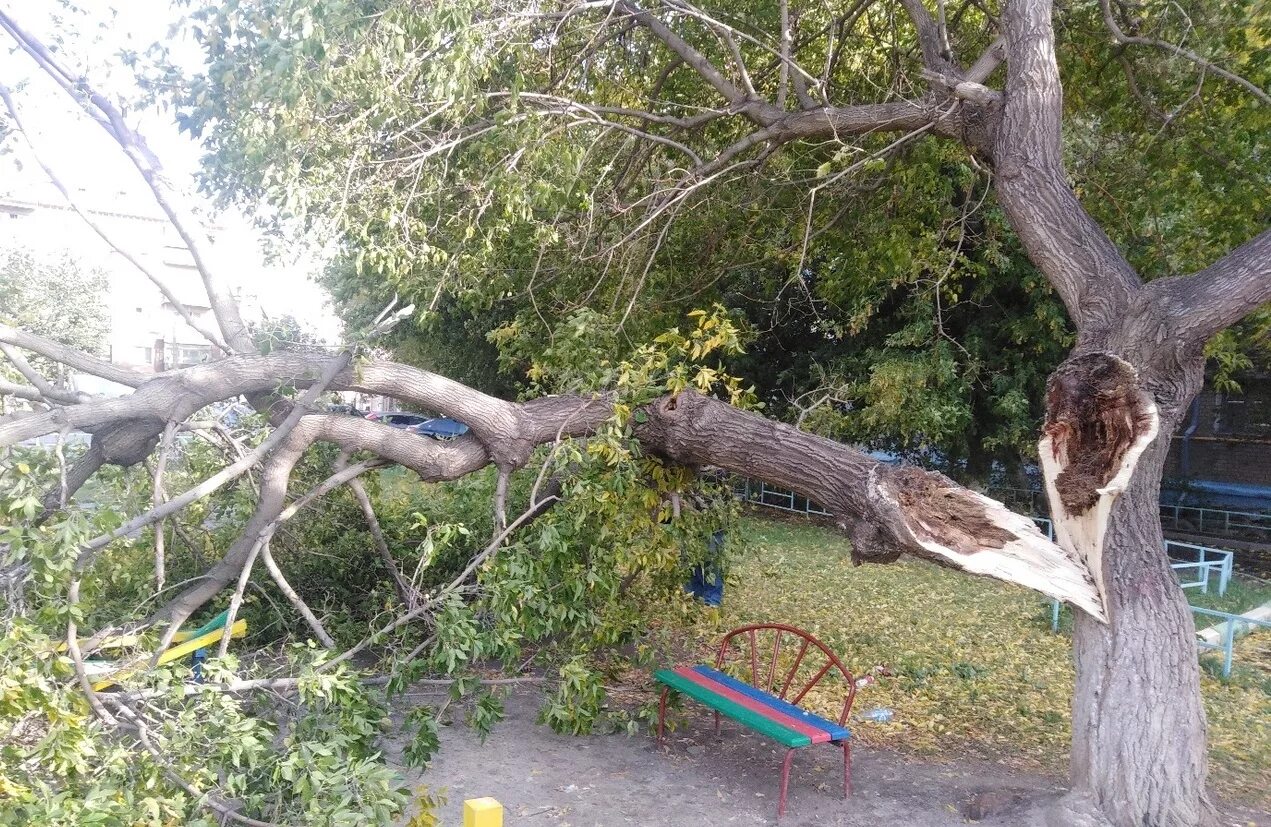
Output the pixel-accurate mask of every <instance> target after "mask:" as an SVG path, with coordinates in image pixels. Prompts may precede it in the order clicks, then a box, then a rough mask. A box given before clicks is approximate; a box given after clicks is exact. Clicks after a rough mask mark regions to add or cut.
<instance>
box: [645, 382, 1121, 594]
mask: <svg viewBox="0 0 1271 827" xmlns="http://www.w3.org/2000/svg"><path fill="white" fill-rule="evenodd" d="M637 435H638V436H639V438H640V441H641V443H642V444H643V445H644V446H645V447H646V449H648V450H651V451H654V452H656V453H660V454H662V455H664V456H666V457H667V458H669V459H672V460H674V461H675V462H678V463H682V464H686V465H698V466H700V465H714V466H717V467H720V468H724V469H726V470H729V471H734V472H736V473H740V474H746V475H748V476H751V477H755V478H757V479H761V480H765V481H767V482H770V483H773V484H776V485H780V486H782V487H785V488H789V489H792V490H794V491H796V492H798V493H799V494H802V495H803V496H805V497H807V498H808V499H810V500H813V501H815V502H817V503H819V504H820V505H821V507H822V508H825V509H826V510H828V511H829V512H830V513H831V514H833V515H834V518H835V521H836V523H837V524H838V526H839V528H840V529H841V530H842V531H843V532H844V533H846V534H847V536H848V537H849V538H850V539H851V541H852V555H853V558H854V559H855V560H856V561H857V562H862V561H871V562H890V561H892V560H895V559H896V558H897V557H899V556H900V555H901V554H905V553H908V554H913V555H916V556H919V557H924V558H926V559H929V560H933V561H935V562H938V563H941V564H942V565H946V566H951V567H953V568H959V569H962V570H964V571H967V572H971V573H973V574H983V575H987V576H990V577H995V578H997V579H999V580H1006V581H1008V582H1012V583H1018V584H1020V585H1023V586H1027V587H1028V588H1031V589H1036V590H1037V591H1040V592H1042V593H1044V594H1048V595H1050V596H1052V597H1056V598H1059V599H1060V600H1064V601H1067V602H1069V603H1072V604H1073V605H1075V606H1078V607H1080V608H1081V609H1083V610H1085V611H1086V612H1088V613H1089V614H1091V615H1093V616H1094V617H1097V618H1103V617H1104V612H1103V604H1102V602H1101V600H1100V598H1099V595H1098V592H1097V590H1096V588H1095V585H1094V581H1093V580H1092V578H1091V576H1090V572H1089V571H1087V570H1086V567H1085V564H1084V563H1083V562H1082V561H1081V560H1080V559H1079V558H1077V557H1076V556H1075V555H1073V554H1071V553H1069V552H1066V551H1064V550H1062V549H1060V548H1058V547H1057V546H1055V545H1054V544H1053V543H1051V542H1050V541H1049V540H1047V539H1046V538H1045V537H1044V536H1043V535H1042V533H1041V532H1040V531H1039V530H1038V529H1037V527H1036V526H1035V525H1034V524H1033V522H1032V520H1030V519H1029V518H1027V517H1024V516H1021V515H1019V514H1016V513H1014V512H1012V511H1010V510H1008V509H1007V508H1006V507H1005V506H1004V505H1002V504H1001V503H998V502H995V501H993V500H991V499H989V498H988V497H985V496H983V495H980V494H977V493H975V492H973V491H970V490H968V489H966V488H963V487H962V486H960V485H958V484H957V483H955V482H953V481H952V480H950V479H949V478H948V477H945V476H944V475H942V474H938V473H934V472H931V471H923V470H921V469H919V468H914V467H907V466H902V467H892V466H888V465H885V464H883V463H880V462H879V461H877V460H875V459H873V458H871V457H869V456H868V455H866V454H864V453H862V452H860V451H857V450H855V449H853V448H850V447H848V446H846V445H843V444H841V443H838V442H834V441H832V440H829V439H825V438H823V437H818V436H814V435H812V434H808V433H805V432H803V431H800V430H798V429H797V428H794V427H792V426H789V425H784V424H782V423H779V422H773V421H772V420H769V419H766V418H764V417H762V416H758V415H756V414H752V413H747V412H745V411H741V410H738V409H736V408H734V407H732V406H730V405H727V404H725V403H723V402H719V401H718V400H713V399H709V398H707V397H704V396H701V395H699V394H696V393H693V392H691V391H690V392H684V393H680V394H678V395H676V396H670V397H664V398H662V399H660V400H658V401H657V402H655V403H654V404H653V405H651V406H650V409H649V420H648V422H647V424H645V425H643V426H641V427H640V428H639V429H638V430H637Z"/></svg>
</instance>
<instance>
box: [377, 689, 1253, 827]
mask: <svg viewBox="0 0 1271 827" xmlns="http://www.w3.org/2000/svg"><path fill="white" fill-rule="evenodd" d="M690 707H691V705H690ZM537 708H538V698H537V697H536V696H535V695H534V693H533V692H532V691H521V692H518V693H515V694H513V695H512V696H511V697H509V698H508V699H507V719H506V720H505V721H503V722H502V723H501V724H499V725H498V726H496V727H495V730H494V733H493V734H492V735H491V736H490V738H489V740H487V741H486V743H485V744H484V745H481V744H479V743H478V741H477V738H476V736H475V735H473V733H472V732H471V731H470V730H469V729H467V728H466V727H464V726H453V727H445V728H443V731H442V735H441V743H442V749H441V752H440V754H439V755H438V756H437V758H436V759H435V760H434V762H433V764H432V766H431V767H430V768H429V770H428V772H427V774H426V776H420V775H419V774H417V773H416V774H413V775H411V776H410V777H411V778H412V780H416V781H418V782H420V783H426V784H427V785H428V786H429V787H430V788H431V789H432V790H434V791H442V792H444V793H445V794H446V796H447V798H448V803H447V804H446V806H445V807H444V808H443V809H442V812H441V816H442V820H441V823H442V824H443V825H445V826H446V827H451V825H454V827H458V825H460V824H462V823H463V816H462V812H463V801H464V799H468V798H478V797H481V796H492V797H494V798H497V799H498V800H499V801H500V802H501V803H502V804H503V806H504V811H505V816H506V817H505V822H504V823H505V825H507V827H539V826H540V825H550V827H620V826H621V825H641V826H642V827H672V825H673V826H674V827H690V826H691V827H699V826H700V827H724V826H725V825H728V826H729V827H732V826H733V825H760V824H776V823H777V819H776V811H777V794H778V783H779V773H780V767H781V759H782V756H783V750H782V749H781V748H779V747H776V746H775V745H774V744H773V742H771V741H769V740H768V739H766V738H763V737H762V736H757V735H754V734H753V733H750V732H748V731H746V730H743V729H741V728H740V727H738V726H737V725H735V724H730V723H729V722H728V721H725V722H724V728H723V732H722V734H721V736H720V737H718V738H716V736H715V734H714V732H713V729H712V721H711V717H710V713H709V712H708V711H706V710H704V709H701V708H698V709H694V708H688V709H686V711H685V714H686V716H687V722H686V723H687V726H686V727H684V728H681V729H680V730H678V731H677V732H675V733H674V734H672V735H670V736H669V737H668V739H667V746H666V747H665V748H659V747H658V746H657V745H656V744H655V742H654V739H653V738H652V737H650V736H648V735H644V734H640V735H636V736H632V737H628V736H626V735H593V736H584V737H570V736H563V735H556V734H554V733H552V732H551V731H550V730H549V729H547V728H546V727H543V726H539V725H537V724H535V723H534V718H535V714H536V712H537ZM861 726H868V724H861ZM399 749H400V745H398V747H397V750H399ZM389 757H390V759H392V760H394V761H400V752H399V751H396V750H390V753H389ZM842 767H843V764H842V752H841V751H839V750H838V749H833V748H830V747H809V748H807V749H803V750H800V751H799V752H798V753H797V754H796V755H795V759H794V769H793V770H792V771H791V774H790V799H789V807H788V809H787V812H786V816H785V817H784V818H782V819H781V822H780V823H781V824H782V825H783V827H814V825H815V827H822V825H824V827H865V825H868V826H869V827H881V825H904V827H946V825H961V824H967V823H979V824H984V825H995V826H1000V827H1008V825H1009V827H1040V825H1043V824H1044V819H1043V815H1042V814H1043V812H1044V810H1045V808H1046V806H1047V804H1049V803H1050V802H1051V801H1053V800H1054V799H1055V798H1056V797H1058V796H1059V795H1061V794H1062V793H1063V786H1062V783H1061V782H1059V781H1057V780H1056V779H1053V778H1046V777H1043V776H1039V775H1032V774H1028V773H1023V772H1020V771H1018V770H1015V769H1012V768H1010V767H1008V766H1005V765H1000V764H995V763H989V762H984V761H959V762H957V763H926V762H919V761H915V760H913V759H907V758H905V757H903V756H900V755H898V754H896V753H893V752H889V751H884V750H876V749H868V748H858V749H856V750H854V751H853V755H852V780H853V787H854V794H853V796H852V797H851V798H850V799H848V800H846V801H845V800H844V799H843V798H842V789H843V788H842ZM986 792H989V793H992V796H991V799H992V800H994V801H995V803H996V804H997V806H998V807H1000V809H999V810H998V811H997V812H996V813H995V814H993V815H991V816H988V817H986V818H984V819H983V820H982V821H979V822H970V821H969V819H967V817H966V816H964V815H963V812H964V810H962V809H960V808H963V807H965V806H966V802H968V800H969V799H971V798H972V796H975V795H976V794H977V793H979V794H983V793H986ZM1223 823H1224V824H1230V825H1238V827H1248V825H1260V827H1271V819H1267V818H1265V815H1260V814H1257V813H1252V812H1247V811H1243V810H1241V811H1231V812H1228V813H1227V814H1226V818H1224V819H1223Z"/></svg>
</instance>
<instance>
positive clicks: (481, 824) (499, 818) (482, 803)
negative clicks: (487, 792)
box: [463, 798, 503, 827]
mask: <svg viewBox="0 0 1271 827" xmlns="http://www.w3.org/2000/svg"><path fill="white" fill-rule="evenodd" d="M463 827H503V805H502V804H500V803H499V802H497V801H495V800H494V799H493V798H469V799H468V800H467V801H465V802H463Z"/></svg>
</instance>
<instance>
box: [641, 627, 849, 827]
mask: <svg viewBox="0 0 1271 827" xmlns="http://www.w3.org/2000/svg"><path fill="white" fill-rule="evenodd" d="M787 644H788V645H787ZM791 652H793V656H791V654H790V653H791ZM822 661H823V662H824V663H823V664H822V663H821V662H822ZM836 673H837V675H838V676H840V677H841V678H842V679H843V683H844V693H845V695H844V700H843V711H842V713H841V714H840V715H839V718H838V723H834V722H833V721H830V720H827V719H825V718H822V717H821V716H819V715H815V714H813V713H811V712H808V711H807V710H805V709H802V708H800V707H799V702H800V701H802V700H803V699H804V698H805V697H806V696H807V694H808V692H810V691H811V690H812V689H813V688H814V687H815V686H816V685H817V684H818V683H820V682H821V681H822V679H824V678H826V677H827V676H831V677H832V676H834V675H835V674H836ZM653 677H654V679H655V680H656V681H657V682H658V683H661V684H663V685H664V687H665V688H664V689H663V690H662V697H661V699H660V701H659V703H658V742H659V743H661V742H662V740H663V733H664V731H665V727H666V702H667V698H668V696H669V695H670V693H671V692H672V691H675V692H679V693H681V694H683V695H687V696H688V697H690V698H692V699H693V700H695V701H698V702H699V703H701V704H704V705H705V706H707V707H709V708H710V709H712V710H714V712H715V733H716V734H718V733H719V723H720V716H721V715H724V716H727V717H728V718H730V719H732V720H734V721H736V722H737V723H739V724H741V725H742V726H744V727H747V728H749V729H752V730H754V731H755V732H758V733H760V734H761V735H765V736H767V737H769V738H771V739H773V740H774V741H776V742H778V743H780V744H782V745H784V746H785V747H786V756H785V760H784V761H783V762H782V765H781V797H780V798H779V799H778V801H777V817H778V818H780V817H781V816H782V815H784V814H785V811H786V791H787V789H788V788H789V785H790V765H791V762H792V760H793V759H794V752H795V750H797V749H801V748H803V747H807V746H811V745H812V744H831V745H833V746H839V747H842V748H843V797H844V798H847V797H848V796H849V795H851V792H852V752H851V745H850V738H851V733H850V732H849V731H848V730H847V728H846V726H845V724H846V723H847V716H848V714H849V713H850V712H851V709H852V700H853V699H854V698H855V696H856V684H855V682H853V680H852V675H851V673H849V672H848V671H847V669H846V667H844V666H843V664H842V662H841V661H840V660H839V659H838V657H837V656H836V655H835V654H834V653H833V652H831V651H830V650H829V648H828V647H826V645H825V644H824V643H822V642H821V641H819V640H817V639H816V638H815V637H813V636H812V635H811V634H809V633H807V632H805V631H803V630H802V629H796V628H795V627H793V626H786V625H784V624H780V623H760V624H753V625H749V626H741V627H739V628H737V629H733V630H732V631H731V632H729V633H728V634H726V635H724V639H723V640H722V641H721V642H720V644H719V653H718V655H717V656H716V658H715V665H714V667H710V666H706V665H696V666H677V667H675V668H673V669H660V670H658V671H657V672H655V673H654V676H653ZM747 678H748V680H747Z"/></svg>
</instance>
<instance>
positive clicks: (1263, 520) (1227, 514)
mask: <svg viewBox="0 0 1271 827" xmlns="http://www.w3.org/2000/svg"><path fill="white" fill-rule="evenodd" d="M1161 525H1162V526H1165V527H1166V528H1169V529H1173V530H1174V531H1186V532H1194V533H1196V534H1222V535H1224V536H1227V537H1233V538H1234V537H1242V538H1247V539H1249V540H1253V541H1255V542H1271V513H1267V512H1256V511H1228V510H1226V509H1223V508H1203V507H1201V506H1196V505H1164V504H1162V505H1161Z"/></svg>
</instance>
